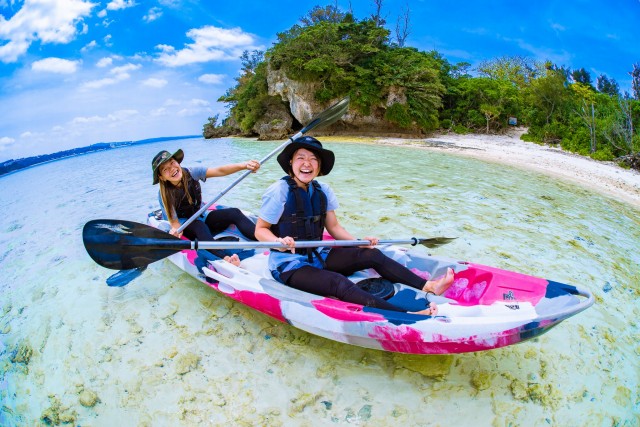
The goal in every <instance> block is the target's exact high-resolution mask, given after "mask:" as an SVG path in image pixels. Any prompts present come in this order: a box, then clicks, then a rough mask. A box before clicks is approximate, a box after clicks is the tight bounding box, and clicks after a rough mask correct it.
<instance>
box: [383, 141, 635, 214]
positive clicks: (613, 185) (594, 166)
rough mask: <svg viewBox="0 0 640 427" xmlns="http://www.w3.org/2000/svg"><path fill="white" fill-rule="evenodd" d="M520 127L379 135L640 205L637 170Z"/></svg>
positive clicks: (399, 142)
mask: <svg viewBox="0 0 640 427" xmlns="http://www.w3.org/2000/svg"><path fill="white" fill-rule="evenodd" d="M523 133H524V130H523V129H519V130H514V131H512V132H511V133H509V134H507V135H483V134H469V135H457V134H443V135H438V136H433V137H430V138H426V139H399V138H379V139H376V142H378V143H381V144H391V145H405V144H408V145H419V146H422V147H425V148H427V149H433V150H446V151H447V152H450V153H453V154H458V155H463V156H469V157H474V158H477V159H480V160H483V161H488V162H494V163H502V164H507V165H511V166H514V167H518V168H524V169H529V170H533V171H536V172H540V173H544V174H547V175H551V176H555V177H557V178H560V179H561V180H567V181H571V182H574V183H576V184H579V185H581V186H584V187H586V188H589V189H591V190H594V191H597V192H598V193H600V194H603V195H606V196H609V197H612V198H614V199H616V200H618V201H621V202H625V203H628V204H631V205H632V206H634V207H636V208H640V173H639V172H637V171H635V170H630V169H624V168H622V167H620V166H618V165H617V164H615V163H614V162H602V161H597V160H593V159H591V158H588V157H585V156H580V155H577V154H574V153H570V152H567V151H564V150H563V149H561V148H559V147H552V146H548V145H538V144H534V143H531V142H525V141H522V140H521V139H520V135H522V134H523Z"/></svg>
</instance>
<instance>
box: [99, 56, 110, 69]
mask: <svg viewBox="0 0 640 427" xmlns="http://www.w3.org/2000/svg"><path fill="white" fill-rule="evenodd" d="M111 64H113V59H112V58H102V59H100V60H99V61H98V62H97V64H96V67H98V68H104V67H108V66H110V65H111Z"/></svg>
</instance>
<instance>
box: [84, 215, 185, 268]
mask: <svg viewBox="0 0 640 427" xmlns="http://www.w3.org/2000/svg"><path fill="white" fill-rule="evenodd" d="M82 240H83V243H84V247H85V249H86V250H87V253H88V254H89V256H90V257H91V259H93V260H94V261H95V262H96V263H98V264H99V265H101V266H103V267H106V268H111V269H114V270H130V269H134V268H138V267H146V266H147V265H149V264H151V263H152V262H155V261H158V260H161V259H163V258H166V257H168V256H170V255H172V254H174V253H176V252H178V251H180V250H182V249H188V248H189V247H190V245H191V242H189V241H188V240H180V239H178V238H177V237H174V236H172V235H170V234H168V233H165V232H163V231H160V230H158V229H156V228H153V227H150V226H148V225H144V224H138V223H136V222H133V221H123V220H113V219H96V220H92V221H89V222H87V223H86V224H85V226H84V228H83V230H82Z"/></svg>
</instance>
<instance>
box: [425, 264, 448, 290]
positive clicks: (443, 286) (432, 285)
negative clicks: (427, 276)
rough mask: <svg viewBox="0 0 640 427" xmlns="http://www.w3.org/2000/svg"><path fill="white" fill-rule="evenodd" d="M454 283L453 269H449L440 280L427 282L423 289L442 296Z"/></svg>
mask: <svg viewBox="0 0 640 427" xmlns="http://www.w3.org/2000/svg"><path fill="white" fill-rule="evenodd" d="M452 283H453V268H447V273H446V274H445V275H444V276H442V277H441V278H440V279H438V280H427V283H425V284H424V287H423V288H422V290H423V291H425V292H431V293H434V294H436V295H442V294H443V293H444V292H445V291H446V290H447V289H449V286H451V284H452Z"/></svg>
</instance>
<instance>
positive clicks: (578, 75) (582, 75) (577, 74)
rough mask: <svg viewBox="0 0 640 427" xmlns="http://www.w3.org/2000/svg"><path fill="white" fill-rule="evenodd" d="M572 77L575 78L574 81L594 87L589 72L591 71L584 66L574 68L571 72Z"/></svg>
mask: <svg viewBox="0 0 640 427" xmlns="http://www.w3.org/2000/svg"><path fill="white" fill-rule="evenodd" d="M571 78H572V79H573V82H574V83H580V84H582V85H583V86H586V87H589V88H591V89H593V84H592V83H591V74H589V72H588V71H587V70H585V69H584V68H580V69H578V70H573V71H572V72H571Z"/></svg>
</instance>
